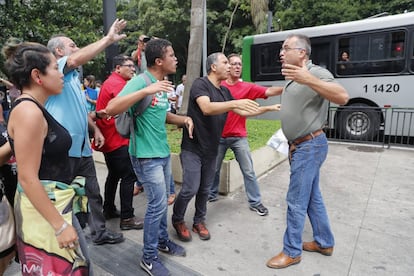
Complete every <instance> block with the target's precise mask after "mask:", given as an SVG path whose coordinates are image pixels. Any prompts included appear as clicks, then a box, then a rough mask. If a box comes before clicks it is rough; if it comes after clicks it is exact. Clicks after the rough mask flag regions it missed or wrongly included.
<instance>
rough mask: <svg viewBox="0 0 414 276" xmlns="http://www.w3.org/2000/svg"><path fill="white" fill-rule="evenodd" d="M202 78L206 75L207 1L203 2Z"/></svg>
mask: <svg viewBox="0 0 414 276" xmlns="http://www.w3.org/2000/svg"><path fill="white" fill-rule="evenodd" d="M203 16H204V18H203V20H204V24H203V25H204V26H203V76H206V75H207V69H206V63H207V0H204V1H203Z"/></svg>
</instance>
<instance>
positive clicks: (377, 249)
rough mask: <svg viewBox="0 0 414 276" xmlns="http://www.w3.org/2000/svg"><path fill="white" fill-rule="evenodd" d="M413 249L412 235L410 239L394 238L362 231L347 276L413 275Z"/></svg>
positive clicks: (393, 236)
mask: <svg viewBox="0 0 414 276" xmlns="http://www.w3.org/2000/svg"><path fill="white" fill-rule="evenodd" d="M411 229H413V228H411ZM413 248H414V238H413V237H412V235H411V237H410V238H406V237H396V236H395V235H389V234H384V233H378V232H375V231H372V230H369V229H362V230H361V233H360V235H359V238H358V241H357V243H356V250H355V254H354V257H353V260H352V265H351V266H350V269H349V274H348V275H350V276H359V275H366V276H371V275H372V276H389V275H401V276H402V275H406V276H408V275H414V269H413V263H414V254H413Z"/></svg>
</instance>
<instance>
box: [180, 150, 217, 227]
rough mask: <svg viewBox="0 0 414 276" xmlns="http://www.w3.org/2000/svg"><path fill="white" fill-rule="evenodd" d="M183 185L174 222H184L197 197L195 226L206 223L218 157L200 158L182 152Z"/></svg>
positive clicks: (184, 151) (190, 153) (187, 152)
mask: <svg viewBox="0 0 414 276" xmlns="http://www.w3.org/2000/svg"><path fill="white" fill-rule="evenodd" d="M180 159H181V165H182V167H183V184H182V186H181V190H180V193H179V194H178V196H177V199H176V201H175V204H174V209H173V210H174V213H173V216H172V222H173V223H176V222H181V221H184V216H185V212H186V210H187V206H188V203H189V202H190V200H191V199H192V198H193V197H194V196H195V197H196V198H195V208H196V211H195V214H194V219H193V221H194V224H197V223H200V222H204V221H205V219H206V214H207V199H208V194H209V192H210V189H211V185H212V184H213V181H214V175H215V170H216V156H212V157H206V156H203V157H201V156H199V155H197V154H195V153H193V152H190V151H186V150H182V151H181V154H180Z"/></svg>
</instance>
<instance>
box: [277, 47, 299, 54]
mask: <svg viewBox="0 0 414 276" xmlns="http://www.w3.org/2000/svg"><path fill="white" fill-rule="evenodd" d="M290 50H305V49H303V48H297V47H295V48H290V47H283V48H280V50H279V53H281V52H282V51H285V52H288V51H290Z"/></svg>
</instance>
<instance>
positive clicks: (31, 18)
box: [0, 0, 104, 72]
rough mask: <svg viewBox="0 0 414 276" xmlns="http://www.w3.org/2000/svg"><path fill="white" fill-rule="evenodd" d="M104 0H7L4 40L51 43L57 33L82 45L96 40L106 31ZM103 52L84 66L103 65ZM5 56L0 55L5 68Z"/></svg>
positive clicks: (1, 12)
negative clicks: (103, 13) (13, 38)
mask: <svg viewBox="0 0 414 276" xmlns="http://www.w3.org/2000/svg"><path fill="white" fill-rule="evenodd" d="M102 22H103V20H102V1H98V0H87V1H85V0H83V1H59V0H36V1H19V0H6V1H5V5H3V6H2V5H0V27H1V30H2V32H1V37H0V44H1V45H3V43H4V42H5V41H6V40H7V39H8V38H9V37H11V36H12V37H16V38H19V39H21V40H24V41H33V42H39V43H42V44H45V45H46V44H47V42H48V40H49V38H50V37H51V36H52V35H53V34H65V35H67V36H69V37H71V38H72V39H73V40H74V41H75V43H76V44H78V45H79V46H85V45H87V44H89V43H92V42H94V41H96V40H97V39H99V38H101V37H102V35H103V24H102ZM103 63H104V56H103V55H100V56H99V57H97V58H95V59H94V60H93V62H91V63H89V64H88V65H86V66H85V67H84V70H85V72H94V68H103ZM3 64H4V60H3V57H1V58H0V66H1V69H2V71H3V72H4V68H3Z"/></svg>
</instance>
